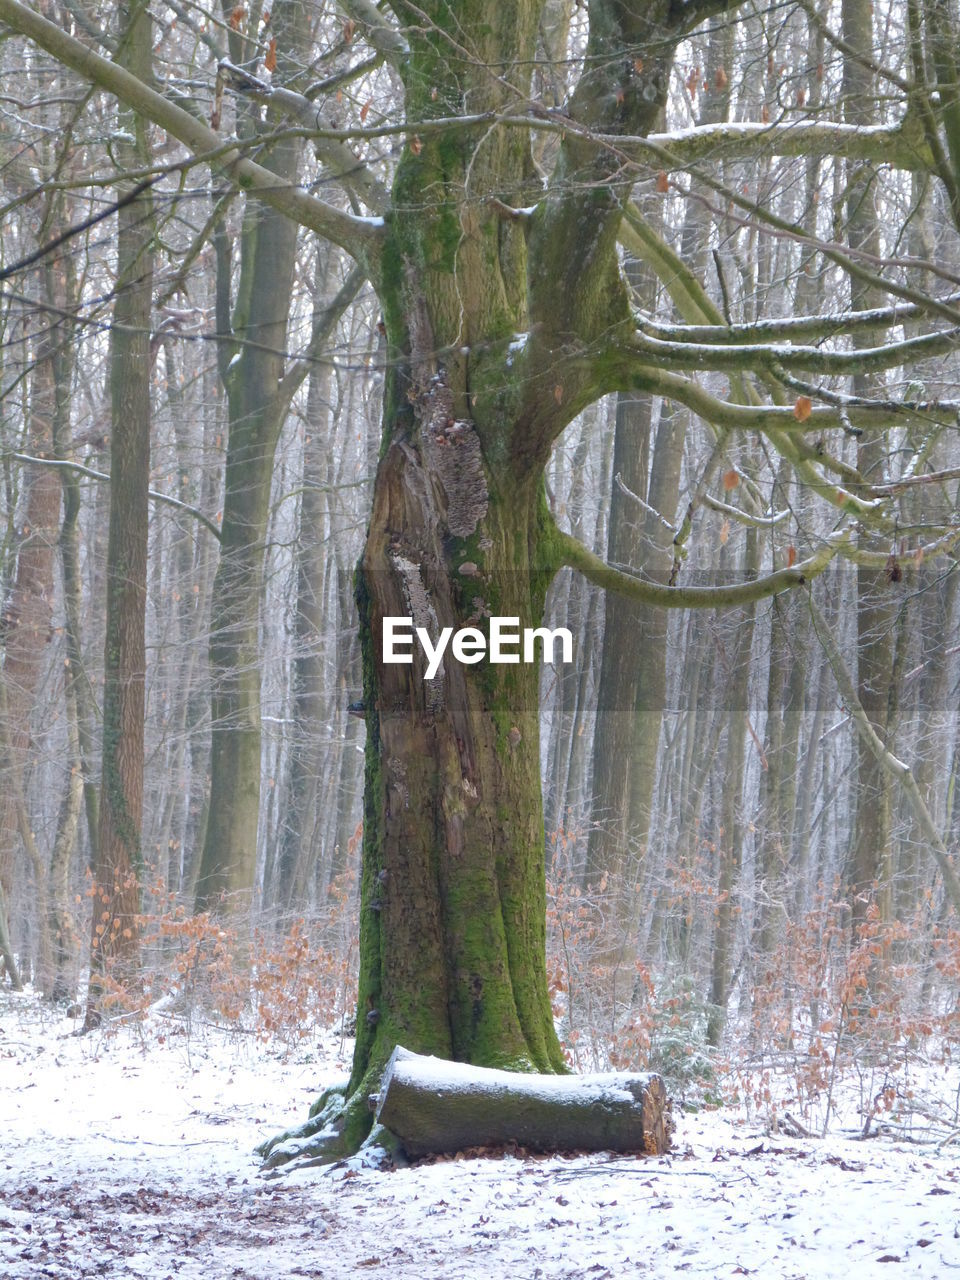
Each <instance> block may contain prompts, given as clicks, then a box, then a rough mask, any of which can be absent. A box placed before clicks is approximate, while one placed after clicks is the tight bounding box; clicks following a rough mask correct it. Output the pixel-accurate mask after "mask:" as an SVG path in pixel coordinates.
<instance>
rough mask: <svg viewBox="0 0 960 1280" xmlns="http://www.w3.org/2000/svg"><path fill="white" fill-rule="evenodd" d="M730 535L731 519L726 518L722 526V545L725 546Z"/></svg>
mask: <svg viewBox="0 0 960 1280" xmlns="http://www.w3.org/2000/svg"><path fill="white" fill-rule="evenodd" d="M729 537H730V521H729V520H724V522H723V524H722V525H721V526H720V545H721V546H722V547H725V546H726V545H727V540H728V539H729Z"/></svg>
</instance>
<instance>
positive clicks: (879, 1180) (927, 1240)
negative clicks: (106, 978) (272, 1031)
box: [0, 992, 960, 1280]
mask: <svg viewBox="0 0 960 1280" xmlns="http://www.w3.org/2000/svg"><path fill="white" fill-rule="evenodd" d="M73 1027H74V1023H72V1022H71V1021H70V1020H69V1019H67V1018H64V1017H62V1016H60V1015H58V1014H55V1013H54V1012H53V1011H52V1010H50V1009H49V1008H46V1007H44V1006H42V1005H41V1003H40V1002H39V1000H37V999H36V998H35V997H34V996H32V995H22V996H14V995H11V994H10V993H8V992H5V993H2V995H0V1276H2V1277H4V1280H40V1278H41V1277H50V1278H51V1280H75V1278H76V1277H88V1276H89V1277H94V1276H105V1277H134V1276H137V1277H140V1278H141V1280H167V1278H170V1280H173V1278H177V1280H228V1278H232V1277H236V1278H237V1280H259V1278H260V1277H263V1278H264V1280H267V1278H269V1280H278V1278H279V1280H285V1278H286V1277H324V1278H327V1277H329V1278H330V1280H334V1278H337V1280H339V1278H340V1277H347V1276H353V1275H367V1274H369V1275H377V1274H389V1275H390V1276H391V1277H392V1278H396V1277H401V1278H402V1277H418V1278H421V1277H422V1278H425V1280H426V1278H431V1277H439V1278H443V1280H448V1278H449V1280H453V1278H455V1277H468V1276H470V1277H472V1276H475V1275H476V1274H477V1271H478V1268H480V1267H482V1268H484V1270H485V1271H486V1272H487V1274H488V1275H490V1276H493V1277H496V1276H502V1275H510V1276H513V1277H516V1278H517V1280H536V1278H537V1277H545V1278H546V1277H551V1278H553V1277H566V1276H570V1277H578V1280H579V1278H580V1277H583V1278H585V1280H604V1278H605V1277H611V1278H615V1280H619V1277H622V1276H633V1275H649V1276H672V1275H674V1274H676V1273H679V1274H683V1275H691V1276H707V1277H725V1276H736V1275H758V1276H761V1277H764V1278H765V1280H767V1278H769V1280H775V1278H779V1277H783V1278H784V1280H786V1278H787V1277H811V1278H812V1277H818V1278H819V1277H850V1278H852V1280H870V1278H871V1277H873V1276H884V1277H890V1276H891V1275H896V1274H909V1275H911V1276H925V1277H927V1276H929V1277H940V1278H942V1277H945V1276H948V1275H949V1274H951V1273H952V1272H953V1271H956V1272H957V1273H958V1274H960V1172H958V1145H957V1144H956V1143H948V1144H942V1145H940V1146H939V1147H938V1146H937V1145H936V1144H935V1143H927V1144H922V1145H921V1144H917V1143H916V1142H913V1143H908V1142H905V1141H902V1140H901V1141H895V1140H893V1139H891V1138H889V1137H878V1138H874V1139H872V1140H869V1141H858V1140H856V1139H854V1138H851V1137H850V1136H833V1135H829V1136H828V1137H827V1138H826V1139H824V1140H820V1139H802V1140H793V1139H789V1138H785V1137H783V1136H779V1135H773V1136H771V1135H770V1134H769V1133H768V1132H767V1131H766V1129H765V1127H764V1126H763V1124H762V1123H761V1122H760V1121H758V1120H757V1119H756V1118H754V1119H753V1120H752V1121H751V1120H749V1119H748V1118H747V1117H746V1116H745V1115H744V1113H743V1112H742V1111H740V1110H737V1109H735V1108H725V1109H721V1110H714V1111H709V1112H704V1111H701V1112H700V1113H698V1114H696V1115H684V1114H678V1115H677V1132H676V1135H675V1139H674V1150H673V1152H672V1153H671V1154H670V1155H669V1156H666V1157H664V1158H661V1159H625V1158H622V1157H620V1158H611V1157H610V1156H607V1155H599V1156H590V1157H583V1156H580V1157H569V1158H567V1157H551V1158H549V1159H547V1158H539V1157H526V1156H524V1155H523V1154H522V1153H520V1154H517V1155H503V1156H500V1157H497V1158H486V1159H455V1160H444V1161H439V1162H435V1163H428V1164H422V1165H419V1166H417V1167H413V1168H409V1169H402V1170H398V1171H396V1172H392V1173H382V1172H377V1171H376V1170H373V1169H368V1168H364V1167H362V1166H361V1165H360V1164H358V1163H357V1162H351V1163H350V1164H348V1165H341V1166H339V1167H333V1168H328V1169H302V1170H298V1171H295V1172H293V1173H291V1174H288V1175H282V1176H279V1177H264V1176H263V1175H261V1174H259V1173H258V1164H257V1160H256V1157H255V1156H254V1154H253V1147H254V1146H255V1144H256V1143H257V1142H259V1141H262V1139H263V1138H265V1137H267V1136H270V1135H271V1134H273V1133H274V1132H276V1131H277V1130H279V1129H281V1128H283V1127H285V1126H287V1125H289V1124H292V1123H295V1122H297V1121H299V1120H301V1119H303V1118H304V1117H305V1115H306V1111H307V1107H308V1106H309V1103H310V1102H311V1101H312V1100H313V1099H314V1098H315V1097H316V1095H317V1093H318V1090H319V1088H320V1087H321V1085H322V1084H326V1083H329V1082H330V1080H331V1079H332V1078H334V1077H336V1076H337V1075H339V1074H342V1072H343V1069H344V1067H345V1066H346V1060H345V1058H344V1056H343V1055H344V1054H345V1053H346V1052H347V1051H348V1049H349V1044H347V1045H342V1044H341V1043H340V1041H338V1040H336V1039H329V1038H328V1039H325V1040H323V1041H322V1042H311V1044H310V1045H309V1048H308V1047H301V1048H299V1049H297V1050H296V1051H294V1052H291V1053H289V1054H288V1055H286V1056H283V1055H281V1054H278V1052H277V1051H276V1049H270V1048H268V1047H267V1046H264V1045H262V1044H260V1043H258V1041H257V1040H256V1039H255V1037H253V1036H249V1035H243V1034H240V1033H238V1032H236V1031H232V1032H226V1031H221V1030H218V1029H216V1028H212V1027H197V1026H196V1025H194V1026H193V1027H192V1028H191V1030H190V1032H189V1034H186V1030H185V1027H184V1026H183V1024H182V1023H181V1022H178V1021H176V1020H173V1019H168V1020H163V1019H157V1018H156V1017H154V1018H152V1019H150V1020H149V1021H148V1022H147V1023H146V1024H138V1025H132V1026H127V1027H124V1028H123V1029H122V1030H120V1031H119V1032H113V1033H110V1034H93V1035H88V1036H85V1037H78V1036H75V1035H73V1034H71V1033H72V1030H73ZM951 1074H955V1071H953V1072H951ZM774 1083H775V1082H774ZM947 1083H948V1081H947V1080H946V1079H945V1078H942V1079H941V1081H940V1085H941V1088H943V1087H944V1085H946V1084H947ZM952 1084H953V1086H954V1087H955V1084H956V1082H955V1081H954V1082H952ZM855 1120H856V1117H855V1115H854V1116H852V1117H851V1121H852V1122H854V1123H855ZM843 1122H844V1116H843V1114H842V1113H841V1115H840V1116H839V1117H838V1119H837V1120H836V1121H834V1123H835V1124H836V1126H837V1129H838V1130H841V1129H842V1126H843Z"/></svg>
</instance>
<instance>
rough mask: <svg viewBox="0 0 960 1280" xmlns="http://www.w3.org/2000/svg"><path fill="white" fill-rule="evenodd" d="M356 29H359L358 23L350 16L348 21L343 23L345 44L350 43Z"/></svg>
mask: <svg viewBox="0 0 960 1280" xmlns="http://www.w3.org/2000/svg"><path fill="white" fill-rule="evenodd" d="M356 29H357V24H356V23H355V22H354V20H353V19H352V18H348V19H347V20H346V22H345V23H344V24H343V43H344V44H349V43H350V41H351V40H352V39H353V33H354V32H355V31H356Z"/></svg>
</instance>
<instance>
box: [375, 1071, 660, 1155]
mask: <svg viewBox="0 0 960 1280" xmlns="http://www.w3.org/2000/svg"><path fill="white" fill-rule="evenodd" d="M377 1120H378V1121H379V1122H380V1124H382V1125H383V1126H384V1128H386V1129H389V1130H390V1132H391V1133H393V1134H394V1135H396V1137H397V1138H398V1139H399V1141H400V1143H401V1144H402V1146H403V1149H404V1151H405V1152H406V1154H407V1155H408V1156H410V1157H417V1156H423V1155H427V1154H430V1153H439V1152H453V1151H462V1150H464V1149H465V1148H469V1147H484V1146H496V1145H500V1144H502V1143H506V1142H516V1143H518V1144H519V1145H520V1146H522V1147H526V1148H528V1149H529V1150H531V1151H620V1152H644V1153H646V1154H648V1155H659V1154H660V1153H661V1152H663V1151H666V1150H667V1149H668V1148H669V1146H670V1130H671V1122H670V1104H669V1100H668V1098H667V1092H666V1089H665V1087H664V1083H663V1080H662V1079H661V1077H660V1076H658V1075H653V1074H650V1073H644V1072H616V1073H610V1074H607V1075H593V1076H543V1075H528V1074H521V1073H519V1072H513V1071H494V1070H490V1069H489V1068H486V1067H471V1066H467V1065H466V1064H464V1063H460V1062H445V1061H442V1060H441V1059H439V1058H427V1057H421V1056H420V1055H418V1054H414V1053H410V1052H409V1050H407V1049H402V1048H397V1049H396V1050H395V1051H394V1053H393V1056H392V1057H391V1058H390V1061H389V1063H388V1064H387V1069H386V1071H385V1072H384V1075H383V1081H382V1083H381V1086H380V1096H379V1103H378V1107H377Z"/></svg>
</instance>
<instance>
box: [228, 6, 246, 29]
mask: <svg viewBox="0 0 960 1280" xmlns="http://www.w3.org/2000/svg"><path fill="white" fill-rule="evenodd" d="M246 16H247V11H246V9H245V8H244V6H243V5H242V4H238V5H237V6H236V8H235V9H234V11H233V13H231V15H230V26H231V27H232V28H233V29H234V31H239V30H240V24H241V22H243V20H244V18H245V17H246Z"/></svg>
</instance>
